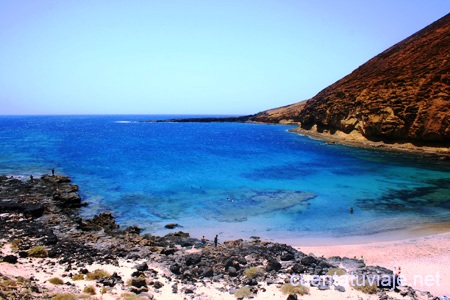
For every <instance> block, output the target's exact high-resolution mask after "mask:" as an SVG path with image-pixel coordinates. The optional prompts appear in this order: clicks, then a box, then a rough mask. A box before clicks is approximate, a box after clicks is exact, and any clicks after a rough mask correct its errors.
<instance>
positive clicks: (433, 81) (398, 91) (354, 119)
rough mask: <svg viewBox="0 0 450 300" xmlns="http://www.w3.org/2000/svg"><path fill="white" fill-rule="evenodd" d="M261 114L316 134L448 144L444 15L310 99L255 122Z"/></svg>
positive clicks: (449, 25) (448, 48)
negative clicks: (298, 125) (295, 122)
mask: <svg viewBox="0 0 450 300" xmlns="http://www.w3.org/2000/svg"><path fill="white" fill-rule="evenodd" d="M293 107H294V108H296V109H297V111H295V110H293V109H292V108H293ZM274 111H275V112H276V114H275V115H274V114H273V112H274ZM271 112H272V114H271ZM267 115H269V116H270V115H272V116H274V117H272V118H271V119H270V118H269V119H268V121H271V122H278V121H279V120H283V119H290V120H293V121H297V122H301V125H300V126H301V127H302V128H303V129H311V128H314V129H316V130H317V131H319V132H330V133H334V132H336V131H342V132H345V133H352V132H353V131H357V132H359V133H360V134H362V135H363V136H364V137H366V138H367V139H369V140H375V141H377V140H378V141H385V142H394V141H395V142H412V143H415V144H419V145H421V144H432V145H448V144H450V14H448V15H446V16H445V17H443V18H441V19H440V20H438V21H436V22H435V23H433V24H431V25H429V26H428V27H426V28H424V29H422V30H421V31H419V32H417V33H415V34H414V35H412V36H410V37H409V38H407V39H405V40H403V41H401V42H400V43H398V44H396V45H394V46H392V47H391V48H389V49H387V50H386V51H384V52H383V53H381V54H379V55H377V56H376V57H374V58H372V59H371V60H369V61H368V62H366V63H365V64H364V65H362V66H360V67H359V68H358V69H356V70H354V71H353V72H352V73H351V74H349V75H347V76H346V77H344V78H343V79H341V80H339V81H337V82H336V83H334V84H333V85H331V86H329V87H327V88H326V89H324V90H322V91H321V92H320V93H318V94H317V95H316V96H315V97H313V98H312V99H310V100H308V101H306V102H300V103H297V104H293V105H290V106H287V107H284V108H279V109H275V110H269V111H267V112H263V113H260V114H258V115H256V116H255V120H260V121H264V118H266V119H267Z"/></svg>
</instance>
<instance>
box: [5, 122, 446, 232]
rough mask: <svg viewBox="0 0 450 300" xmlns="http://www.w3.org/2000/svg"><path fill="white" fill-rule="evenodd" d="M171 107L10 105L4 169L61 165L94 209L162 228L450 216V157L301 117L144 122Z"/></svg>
mask: <svg viewBox="0 0 450 300" xmlns="http://www.w3.org/2000/svg"><path fill="white" fill-rule="evenodd" d="M172 117H174V116H136V115H133V116H2V117H0V149H1V150H0V173H2V174H11V175H23V176H26V178H28V177H29V175H30V174H33V175H35V176H39V175H41V174H44V173H49V172H50V170H51V169H52V168H55V170H56V172H57V173H60V174H65V175H68V176H70V177H71V178H72V180H73V181H74V182H75V183H76V184H78V185H79V186H80V193H81V195H82V197H83V199H84V200H85V201H87V202H89V204H90V205H89V206H88V207H87V208H84V209H83V210H82V212H81V213H82V215H83V216H84V217H91V216H93V215H94V214H96V213H98V212H100V211H105V210H107V211H111V212H112V213H113V214H114V215H115V216H116V218H117V221H118V222H119V223H120V224H122V225H123V226H127V225H138V226H140V227H143V228H144V229H145V231H147V232H150V233H154V234H164V233H167V232H169V230H166V229H164V225H165V224H167V223H178V224H180V225H181V226H182V228H180V230H185V231H189V232H191V233H192V235H194V236H201V235H207V236H213V235H215V234H220V236H221V238H223V239H225V238H241V237H242V238H248V237H250V236H252V235H257V236H260V237H263V238H267V239H275V240H292V239H302V238H305V237H306V238H308V237H348V236H358V235H372V234H377V233H380V232H389V231H392V230H397V229H403V228H405V227H408V226H411V225H425V224H430V223H444V224H448V223H449V221H448V220H449V216H450V201H449V198H450V172H449V171H450V165H449V164H448V163H445V162H430V161H424V160H422V159H420V158H418V157H414V156H412V157H402V156H401V155H395V154H392V153H384V152H377V151H370V150H362V149H356V148H350V147H344V146H337V145H327V144H326V143H324V142H321V141H316V140H313V139H310V138H308V137H304V136H300V135H297V134H293V133H289V132H288V131H287V130H288V129H290V128H292V126H278V125H276V126H275V125H258V124H239V123H149V122H142V121H145V120H149V119H161V118H172ZM178 117H180V116H178ZM350 207H353V208H354V210H355V213H354V214H350V213H349V208H350Z"/></svg>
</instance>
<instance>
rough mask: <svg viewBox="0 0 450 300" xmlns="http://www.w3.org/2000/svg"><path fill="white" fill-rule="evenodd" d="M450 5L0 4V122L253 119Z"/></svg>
mask: <svg viewBox="0 0 450 300" xmlns="http://www.w3.org/2000/svg"><path fill="white" fill-rule="evenodd" d="M449 12H450V1H449V0H377V1H373V0H340V1H335V0H317V1H316V0H308V1H306V0H297V1H294V0H273V1H269V0H267V1H266V0H222V1H214V0H207V1H203V0H197V1H189V0H183V1H181V0H146V1H141V0H123V1H120V0H104V1H103V0H64V1H59V0H55V1H51V0H0V115H8V114H19V115H21V114H220V115H224V114H233V115H244V114H253V113H257V112H260V111H263V110H266V109H270V108H275V107H279V106H284V105H288V104H292V103H295V102H298V101H302V100H307V99H309V98H311V97H313V96H314V95H316V94H317V93H318V92H320V91H321V90H322V89H324V88H326V87H327V86H328V85H330V84H332V83H334V82H335V81H337V80H339V79H340V78H342V77H344V76H345V75H347V74H349V73H351V72H352V71H353V70H354V69H356V68H357V67H358V66H360V65H362V64H363V63H365V62H366V61H367V60H369V59H370V58H372V57H373V56H375V55H377V54H379V53H380V52H382V51H384V50H386V49H387V48H389V47H390V46H392V45H394V44H396V43H398V42H400V41H401V40H403V39H405V38H406V37H408V36H410V35H411V34H413V33H415V32H416V31H418V30H420V29H422V28H423V27H425V26H427V25H429V24H431V23H432V22H434V21H436V20H437V19H439V18H441V17H443V16H444V15H446V14H448V13H449Z"/></svg>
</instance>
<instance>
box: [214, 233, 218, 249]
mask: <svg viewBox="0 0 450 300" xmlns="http://www.w3.org/2000/svg"><path fill="white" fill-rule="evenodd" d="M217 240H218V235H217V234H216V237H215V238H214V247H217Z"/></svg>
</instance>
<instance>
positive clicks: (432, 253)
mask: <svg viewBox="0 0 450 300" xmlns="http://www.w3.org/2000/svg"><path fill="white" fill-rule="evenodd" d="M295 248H297V249H298V250H300V251H302V252H305V253H311V252H312V253H314V254H315V255H316V256H321V255H323V256H325V257H330V256H341V257H343V256H346V257H350V258H353V257H357V258H360V257H361V256H364V259H365V262H366V264H368V265H378V266H381V267H385V268H388V269H391V270H393V269H394V267H398V266H400V267H401V270H402V272H401V274H402V275H403V276H405V279H406V284H408V285H409V286H411V287H413V288H414V289H416V290H421V291H429V292H431V293H432V294H433V295H435V296H440V297H442V296H444V295H446V296H447V297H448V296H450V233H441V234H435V235H428V236H424V237H417V238H410V239H405V240H398V241H390V242H374V243H367V244H355V245H337V246H308V247H304V246H299V247H295ZM414 277H416V278H415V279H416V280H414ZM421 279H422V280H421Z"/></svg>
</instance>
